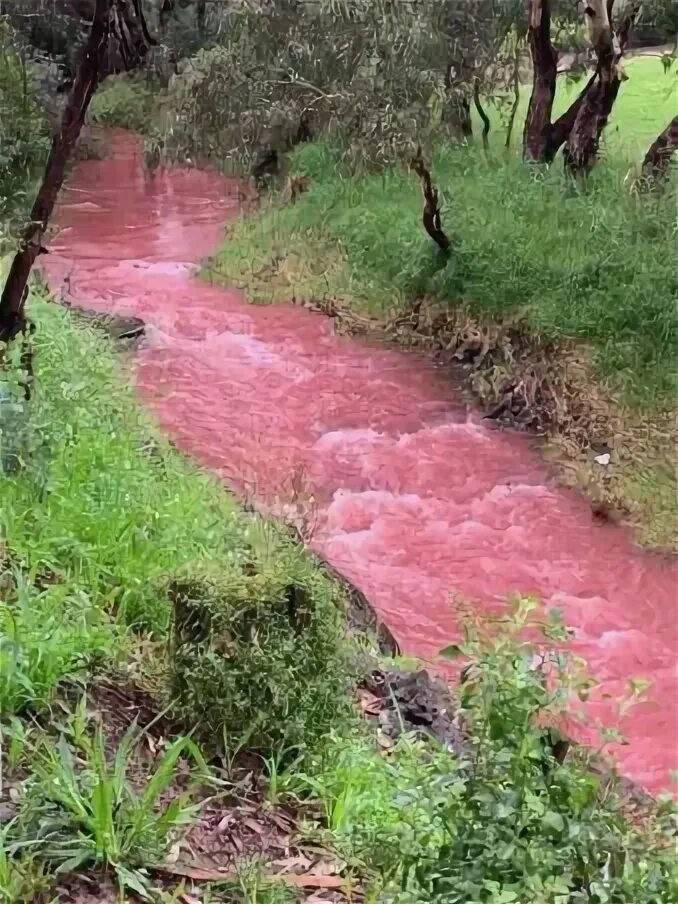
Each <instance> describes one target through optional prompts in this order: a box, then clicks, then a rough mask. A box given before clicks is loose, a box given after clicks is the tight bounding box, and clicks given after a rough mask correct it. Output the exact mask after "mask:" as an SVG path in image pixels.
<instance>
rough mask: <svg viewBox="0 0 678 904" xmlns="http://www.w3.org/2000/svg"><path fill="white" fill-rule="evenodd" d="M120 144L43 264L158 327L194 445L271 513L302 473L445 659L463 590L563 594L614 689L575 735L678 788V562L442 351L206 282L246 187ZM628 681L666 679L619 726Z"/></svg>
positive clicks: (159, 395)
mask: <svg viewBox="0 0 678 904" xmlns="http://www.w3.org/2000/svg"><path fill="white" fill-rule="evenodd" d="M111 145H112V148H111V149H112V159H107V160H105V161H87V162H83V163H80V164H78V166H77V168H76V171H75V173H74V174H73V177H72V179H71V182H70V186H69V187H68V188H67V189H66V190H65V191H64V194H63V202H62V204H61V207H60V211H59V216H58V221H59V224H60V226H61V231H60V233H59V234H58V236H57V237H56V239H55V240H54V242H53V243H52V245H51V253H50V255H49V256H48V258H47V262H48V263H47V269H48V271H49V276H50V279H51V281H52V285H53V288H54V290H55V291H59V290H61V291H63V292H64V293H67V292H70V297H71V299H72V300H74V301H76V302H77V303H80V304H82V305H84V306H87V307H90V308H98V309H104V310H107V311H113V312H116V313H125V314H136V315H138V316H140V317H142V318H143V319H144V320H145V321H146V322H147V324H148V325H149V328H148V339H147V342H146V344H145V346H144V348H143V349H142V351H141V352H140V354H139V356H138V364H137V379H138V384H139V389H140V391H141V393H142V395H143V397H144V399H145V400H146V401H147V403H148V404H149V405H150V406H151V408H152V410H153V411H154V412H155V414H156V415H157V418H158V419H159V421H160V423H161V424H162V425H163V427H164V428H165V429H166V430H167V432H168V433H169V434H170V435H171V436H172V437H173V439H174V441H175V442H176V443H177V445H178V446H179V447H181V448H182V449H184V450H185V451H186V452H189V453H191V454H192V455H194V456H195V457H196V458H197V459H198V460H199V461H200V462H201V463H202V464H204V465H205V466H207V467H208V468H211V469H213V470H214V471H216V472H217V473H218V474H220V475H221V476H222V477H223V478H224V480H226V481H227V482H228V483H229V484H230V485H231V486H232V487H234V488H235V489H236V490H237V491H239V492H247V493H249V494H253V495H255V496H256V498H257V499H258V500H259V501H260V502H261V503H262V504H266V503H268V504H269V505H271V504H272V502H273V501H274V500H275V497H276V496H279V497H280V499H281V500H282V503H285V502H287V503H290V502H291V501H292V499H293V496H294V494H295V492H297V493H298V491H299V488H300V485H302V486H303V494H302V495H303V496H304V498H305V499H306V501H307V503H308V495H309V494H312V495H313V497H314V498H315V507H316V513H315V522H316V529H315V532H314V535H313V541H312V542H313V545H314V546H315V547H316V549H317V550H318V551H319V552H321V553H322V555H324V556H325V557H326V558H327V559H328V560H329V561H330V562H331V563H332V564H333V565H334V566H336V567H337V568H338V569H340V570H341V571H342V572H343V573H344V574H345V575H346V577H348V578H349V579H350V580H351V581H353V582H354V583H355V584H356V585H357V586H358V587H359V588H360V589H361V590H363V591H364V593H365V594H366V595H367V597H368V598H369V599H370V600H371V602H372V603H373V605H374V606H375V607H376V609H377V610H378V611H379V612H380V614H381V616H382V617H383V619H384V621H385V622H386V623H387V624H388V625H389V626H390V628H391V629H392V631H393V633H394V634H395V636H396V637H397V639H398V641H399V642H400V644H401V647H402V649H403V651H404V652H406V653H408V654H411V655H414V656H421V657H424V658H427V657H431V656H433V655H435V653H436V652H437V651H438V650H439V649H440V647H441V646H443V645H444V644H446V643H449V642H450V641H451V640H453V639H454V638H455V636H456V621H455V615H454V611H453V607H452V605H451V597H452V596H453V595H460V596H462V597H466V598H469V599H472V600H474V601H477V605H478V606H479V607H488V606H496V605H497V604H499V603H500V602H501V601H504V600H505V599H506V597H507V596H508V595H509V594H511V593H514V592H519V593H522V594H536V595H538V596H539V597H540V598H541V599H542V600H543V601H544V603H545V604H548V605H550V606H557V607H558V608H559V609H560V610H561V611H562V612H563V614H564V618H565V621H566V623H567V624H569V625H570V626H572V627H573V628H574V629H575V635H574V639H573V641H572V646H573V648H574V649H575V650H576V651H577V653H579V654H581V655H583V656H584V657H585V658H586V659H587V660H588V665H589V669H590V671H591V673H592V675H593V676H594V677H595V679H597V682H598V687H597V690H596V692H594V694H593V698H592V700H591V701H590V702H589V703H588V706H587V710H586V724H585V725H581V726H579V728H578V730H577V731H578V736H579V739H580V740H583V741H586V742H589V743H593V742H594V740H595V730H594V723H595V722H596V720H601V721H602V722H603V723H605V724H607V725H612V726H615V727H617V728H620V729H621V730H622V731H623V733H624V734H625V736H626V738H627V742H628V743H627V744H626V745H625V746H621V745H617V746H615V747H613V748H612V755H613V756H614V757H615V758H616V760H617V762H618V764H619V766H620V768H621V770H622V772H624V773H625V774H626V775H627V776H628V777H630V778H632V779H634V780H636V781H637V782H639V783H640V784H642V785H644V786H645V787H646V788H647V789H648V790H650V791H652V792H658V791H660V790H668V789H669V788H670V787H671V786H670V777H669V772H670V770H672V769H676V768H678V710H677V706H678V667H677V662H678V660H677V656H676V653H677V651H678V606H677V602H678V601H677V599H676V587H677V584H676V578H677V577H678V574H677V571H676V566H675V564H671V563H668V562H666V561H663V560H661V559H659V558H655V557H651V556H649V555H646V554H643V553H641V552H640V551H639V550H637V549H636V548H634V546H633V545H632V542H631V540H630V538H629V536H628V535H627V534H626V533H625V532H624V531H623V530H621V529H619V528H617V527H615V526H613V525H604V524H598V523H595V522H594V520H593V518H592V515H591V511H590V508H589V506H588V505H587V504H586V503H585V502H584V501H583V500H582V499H580V498H579V497H578V496H577V495H575V494H574V493H572V492H569V491H567V490H564V489H561V488H559V487H558V486H557V485H556V484H555V483H554V482H553V480H552V479H551V477H550V476H549V473H548V471H547V469H546V467H545V466H544V464H543V463H542V461H541V460H540V458H539V456H538V454H537V452H536V451H535V450H534V449H532V448H531V447H530V445H529V444H528V443H527V442H526V440H525V439H524V438H523V437H519V436H513V435H511V434H509V433H501V432H497V431H494V430H491V429H490V428H488V427H486V426H485V425H484V424H483V422H482V421H481V420H480V419H479V416H478V415H477V414H474V413H473V412H472V411H468V410H467V408H466V406H465V405H464V404H463V403H462V402H461V401H460V399H459V398H457V397H455V393H454V391H453V390H452V389H451V387H450V385H449V383H447V382H446V380H445V379H444V377H443V375H442V374H441V373H440V372H439V371H438V370H437V369H436V368H435V367H434V366H433V365H431V364H429V363H427V362H426V361H425V360H423V359H421V358H419V357H417V356H416V355H413V354H407V353H401V352H397V351H392V350H388V349H385V348H380V347H372V346H370V345H368V344H364V343H363V342H360V341H358V340H355V339H348V338H342V337H340V336H337V335H335V334H334V332H333V326H332V322H331V321H330V320H328V319H326V318H324V317H322V316H319V315H316V314H312V313H310V312H308V311H305V310H303V309H301V308H298V307H294V306H292V305H289V306H285V305H280V306H250V305H248V304H247V303H246V301H245V300H244V298H243V297H242V295H241V294H240V293H239V292H235V291H229V290H226V289H221V288H217V287H213V286H210V285H207V284H205V283H203V282H200V281H199V280H198V279H197V278H195V276H193V275H192V268H191V264H193V262H195V261H197V260H198V259H199V258H201V257H202V256H205V255H207V254H209V253H210V252H212V251H213V250H214V249H216V247H217V246H218V245H219V243H220V241H221V240H222V237H223V223H224V221H226V220H228V219H229V218H233V217H235V216H237V215H238V214H239V200H238V187H237V185H236V184H235V183H233V182H229V181H227V180H225V179H223V178H221V177H219V176H217V175H216V174H214V173H207V172H199V171H197V170H172V171H164V172H159V173H157V174H156V175H155V177H153V178H149V177H148V176H146V175H145V174H144V172H143V167H142V163H141V158H140V154H139V151H138V149H137V145H136V143H135V142H134V140H133V139H131V138H130V137H128V136H125V135H124V134H115V133H114V134H113V135H112V136H111ZM630 678H644V679H646V680H648V681H649V682H651V687H650V690H649V692H648V695H647V700H646V701H645V702H643V703H641V704H640V705H638V706H637V707H636V708H634V709H633V711H632V713H631V715H628V716H626V717H625V718H620V717H619V714H618V707H617V703H616V701H617V700H619V698H620V697H621V696H623V695H624V693H625V690H626V685H627V682H628V680H629V679H630ZM606 695H611V697H609V698H608V697H607V696H606ZM674 787H675V786H674Z"/></svg>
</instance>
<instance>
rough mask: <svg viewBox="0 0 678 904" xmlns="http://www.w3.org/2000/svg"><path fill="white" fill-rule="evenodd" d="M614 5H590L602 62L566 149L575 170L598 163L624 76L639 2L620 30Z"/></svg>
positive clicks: (595, 0) (598, 0)
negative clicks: (616, 28) (614, 19)
mask: <svg viewBox="0 0 678 904" xmlns="http://www.w3.org/2000/svg"><path fill="white" fill-rule="evenodd" d="M613 6H614V0H607V2H604V0H591V3H590V5H589V6H588V7H587V10H589V11H590V13H589V15H591V14H594V18H593V20H592V21H593V23H594V25H592V26H591V43H592V44H593V47H594V49H595V50H596V53H597V55H598V65H597V67H596V74H595V76H594V79H593V83H592V84H591V83H590V84H589V86H587V87H588V90H585V93H584V96H583V98H581V103H580V105H579V108H578V110H577V114H576V117H575V120H574V123H573V124H572V127H571V129H570V132H569V135H568V137H567V143H566V144H565V150H564V152H563V156H564V160H565V166H566V168H567V169H568V170H569V171H570V172H572V173H575V174H581V173H586V172H588V171H589V170H590V169H591V168H592V167H593V166H594V164H595V162H596V160H597V157H598V148H599V146H600V139H601V136H602V134H603V130H604V129H605V126H606V125H607V121H608V119H609V117H610V113H611V112H612V107H613V106H614V103H615V101H616V99H617V95H618V94H619V88H620V87H621V83H622V80H623V79H624V74H623V71H622V65H621V58H622V56H623V54H624V50H625V49H626V45H627V44H628V40H629V35H630V33H631V28H632V27H633V23H634V21H635V19H636V16H637V15H638V10H639V6H638V5H636V6H634V7H632V8H631V10H630V12H629V14H628V15H627V16H626V18H625V19H624V21H623V22H622V24H621V27H620V29H619V31H618V32H617V34H615V33H614V31H613V28H612V21H611V15H612V7H613Z"/></svg>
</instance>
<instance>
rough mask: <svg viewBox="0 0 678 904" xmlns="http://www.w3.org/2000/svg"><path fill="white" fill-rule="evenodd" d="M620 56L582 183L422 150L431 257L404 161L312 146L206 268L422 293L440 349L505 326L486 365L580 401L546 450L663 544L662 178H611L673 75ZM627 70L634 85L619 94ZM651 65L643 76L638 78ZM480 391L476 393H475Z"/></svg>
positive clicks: (670, 207)
mask: <svg viewBox="0 0 678 904" xmlns="http://www.w3.org/2000/svg"><path fill="white" fill-rule="evenodd" d="M629 69H630V70H631V73H632V75H631V80H630V81H629V82H628V83H626V84H625V85H624V88H623V91H622V96H621V98H620V101H619V104H618V108H615V116H614V118H613V121H612V124H611V126H610V140H609V152H608V153H606V155H605V160H604V161H603V162H602V163H601V165H600V166H599V167H598V168H597V169H596V170H595V171H594V173H593V175H592V177H591V179H590V181H589V183H588V184H587V185H586V186H580V187H576V186H573V185H572V184H570V183H568V182H566V180H565V177H564V175H563V173H562V172H561V170H560V166H556V167H554V168H553V169H552V170H551V171H550V172H541V171H540V172H537V171H531V170H529V169H528V168H527V167H525V166H524V164H523V163H522V161H520V160H519V159H518V158H517V156H514V157H511V159H506V158H505V157H504V156H503V153H501V152H500V151H498V150H496V149H493V150H492V151H491V153H490V155H489V157H488V158H485V157H484V156H483V155H482V154H481V153H479V151H478V149H477V148H475V149H474V148H471V149H466V148H452V147H446V148H442V149H440V150H439V152H438V153H437V155H436V156H435V157H434V159H433V161H432V166H431V169H432V173H433V178H434V182H435V184H436V185H437V186H438V188H439V189H440V191H441V194H442V198H443V204H442V219H443V225H444V228H445V229H446V230H447V232H448V234H449V235H450V236H451V238H452V241H453V253H452V255H451V258H450V260H449V261H448V262H446V263H445V262H444V261H441V259H440V257H439V256H438V252H437V249H436V247H435V246H434V245H433V244H432V242H431V241H430V239H429V238H428V237H427V236H426V234H425V233H424V231H423V229H422V227H421V208H422V201H421V195H420V189H419V186H418V184H417V182H418V180H417V179H416V178H415V177H414V176H413V175H412V174H410V173H409V172H408V171H407V168H406V167H405V166H404V165H403V166H402V167H401V168H399V169H390V170H387V171H385V172H380V173H364V174H357V175H356V174H349V173H348V172H347V171H346V170H345V169H343V167H342V164H341V160H340V157H339V155H338V154H336V153H333V152H332V150H331V149H330V148H328V147H327V146H325V145H322V144H317V145H308V146H303V147H300V148H298V149H297V150H296V152H295V153H294V155H293V157H292V169H293V172H294V173H296V174H298V175H301V176H304V177H306V178H307V179H308V181H309V189H308V191H307V192H306V193H304V194H303V195H302V196H301V197H300V199H299V200H298V201H297V203H295V204H293V205H290V204H285V203H279V202H277V201H276V200H273V201H271V200H269V201H266V202H264V204H263V205H262V209H261V211H260V213H259V214H258V215H256V216H254V217H252V218H248V219H246V220H243V221H242V222H240V223H239V224H238V225H237V226H236V227H235V228H234V229H232V230H231V231H230V233H229V235H228V239H227V241H226V242H225V244H224V246H223V247H222V249H221V250H220V252H219V254H218V255H217V256H216V257H215V259H214V260H212V261H210V263H209V266H208V268H207V269H208V271H209V276H210V278H213V279H216V280H219V281H222V282H225V283H231V284H233V283H235V284H237V285H239V286H241V287H243V288H245V289H246V290H247V291H248V292H249V293H250V295H251V297H252V298H254V299H255V300H261V301H270V300H284V301H289V300H290V299H296V300H298V301H311V300H319V299H327V298H332V299H334V300H336V301H338V302H339V304H340V306H341V307H343V309H344V310H346V311H348V312H356V313H358V314H361V315H364V314H367V315H370V316H373V317H376V318H379V319H380V320H382V321H390V322H391V323H393V322H402V321H403V319H411V317H410V315H411V312H412V303H413V301H414V300H415V299H419V300H421V299H422V298H424V299H426V300H427V304H429V303H432V305H433V307H434V309H435V317H434V318H433V319H434V320H436V322H438V323H440V322H441V321H444V324H445V329H446V330H447V333H445V334H444V335H442V336H441V337H439V340H440V341H439V342H438V345H439V346H444V347H446V348H447V349H450V348H454V347H455V343H456V344H457V346H459V345H461V344H462V343H463V341H464V336H468V334H469V332H474V331H475V332H476V333H479V334H481V335H489V336H490V345H491V346H492V345H494V346H496V347H497V348H500V347H501V345H502V336H503V333H511V334H512V336H513V338H515V332H516V327H517V328H518V332H519V333H520V334H521V335H520V338H519V342H518V347H517V348H515V349H514V350H513V352H512V354H511V359H510V360H507V359H506V357H505V356H504V357H503V358H501V359H499V356H497V355H495V357H494V358H492V356H488V357H487V360H486V362H485V366H486V367H487V366H488V365H489V364H492V365H496V364H497V363H499V369H500V371H501V372H502V373H503V374H505V375H506V376H507V379H508V378H511V379H515V380H520V379H524V378H525V376H526V372H530V369H532V370H533V365H535V366H538V367H541V368H542V369H544V361H546V368H545V370H544V376H545V379H546V380H547V382H549V383H550V384H551V385H552V386H555V388H552V389H550V390H549V392H550V395H551V397H552V398H551V399H550V405H551V408H552V409H553V412H555V411H557V410H558V409H559V408H561V407H562V406H563V405H565V407H567V404H568V403H567V402H564V401H563V395H576V396H577V397H579V398H581V399H582V401H583V403H584V404H585V406H587V411H588V413H587V414H586V416H585V417H584V418H583V419H582V416H581V413H580V412H579V411H575V410H574V409H575V407H576V406H573V405H570V406H569V409H568V412H567V414H566V416H565V417H564V418H561V423H559V424H558V426H557V429H556V430H555V431H553V432H555V433H557V434H558V435H559V436H560V437H561V438H563V439H564V445H565V447H567V446H568V445H569V448H565V452H566V454H565V456H564V458H563V460H564V461H565V462H566V466H567V467H566V470H567V471H568V473H569V475H570V478H571V479H574V480H575V481H576V482H578V483H580V484H581V483H582V482H583V483H584V484H590V483H596V490H595V492H596V494H598V495H602V496H603V497H605V498H606V499H607V500H611V502H612V503H613V504H614V505H615V507H619V508H620V509H622V510H623V511H626V513H627V515H628V516H629V517H630V518H631V520H633V521H634V522H636V523H638V524H640V526H641V534H642V536H643V537H644V538H645V539H646V540H647V541H648V542H651V543H653V544H655V545H659V546H670V545H672V544H673V543H674V542H675V535H676V531H675V527H676V523H675V513H674V510H673V509H674V505H673V500H674V499H675V482H674V477H673V466H672V451H673V450H672V441H671V438H670V433H671V427H670V423H671V413H670V411H671V409H672V406H673V401H674V398H675V391H676V388H677V386H676V373H677V371H676V367H675V364H676V347H677V345H676V343H677V339H678V336H677V332H678V331H677V326H678V322H677V319H676V307H675V300H676V297H678V280H677V278H676V271H675V266H674V257H675V236H676V233H675V210H676V192H675V186H674V187H673V189H668V190H667V191H665V192H664V193H663V194H657V195H646V196H643V197H638V196H637V195H636V194H634V193H633V192H631V191H630V190H629V185H628V182H627V180H626V176H627V172H628V169H629V167H630V166H631V164H632V163H634V161H637V159H638V157H637V151H636V145H637V144H644V145H648V144H649V143H650V141H651V140H652V138H653V137H654V135H656V134H657V132H658V131H659V130H660V129H661V127H662V125H663V124H665V120H666V119H667V118H668V115H669V114H668V113H667V109H666V107H667V104H671V99H670V97H669V98H668V101H667V92H668V91H669V89H670V85H671V83H672V80H675V79H672V77H671V78H669V77H666V76H664V75H663V74H662V72H661V67H660V66H659V63H658V61H657V60H636V61H634V62H632V63H631V64H630V65H629ZM651 74H652V76H651ZM636 77H637V78H638V79H639V81H640V82H641V83H642V84H641V85H640V86H637V88H636V91H635V92H633V91H632V89H631V87H629V86H632V85H633V84H634V81H633V79H634V78H636ZM650 77H652V79H654V81H653V82H652V83H651V84H652V85H654V91H652V90H650V88H648V85H647V84H645V82H649V81H650ZM627 92H628V93H627ZM640 97H645V99H646V105H647V106H646V109H645V113H644V115H643V116H642V117H640V116H639V115H638V110H637V106H638V103H639V98H640ZM650 101H654V105H652V104H651V103H650ZM617 130H618V131H617ZM627 135H628V142H626V141H624V136H627ZM428 332H429V334H430V333H431V330H429V331H428ZM433 332H435V329H434V330H433ZM405 333H406V335H405V336H401V338H404V339H405V341H413V337H412V333H411V331H410V332H407V331H405ZM429 338H434V339H435V336H433V337H431V336H430V335H429ZM526 346H528V348H526ZM517 358H518V359H522V360H523V361H524V366H523V370H522V371H521V370H520V368H518V367H516V365H515V360H514V359H517ZM573 362H574V363H576V368H575V367H571V366H570V365H572V363H573ZM472 370H473V369H472ZM575 370H576V371H577V374H578V376H577V379H576V380H575V381H574V382H572V383H568V385H567V386H565V387H564V389H559V385H560V384H561V383H563V377H562V375H563V373H565V372H568V373H574V372H575ZM581 374H584V377H582V376H581ZM472 376H473V373H472ZM493 379H494V376H493ZM567 380H570V377H569V376H568V377H567ZM491 390H492V391H491V392H488V398H487V399H485V398H483V393H481V398H482V400H483V401H487V402H488V404H491V405H492V404H495V403H496V401H497V393H496V392H495V391H494V390H495V387H491ZM579 407H581V406H579ZM553 412H552V414H553ZM551 420H553V418H551ZM575 420H578V421H580V422H581V423H578V425H577V427H576V435H574V433H573V430H572V429H571V425H572V422H573V421H575ZM601 440H603V441H605V442H607V443H608V444H609V445H611V446H613V447H614V448H615V457H616V464H617V467H615V468H613V469H612V470H611V472H608V473H606V474H605V477H604V480H599V476H600V475H599V474H597V473H596V470H595V468H591V467H589V466H588V463H587V462H588V459H587V447H588V444H589V442H591V443H594V442H600V441H601ZM562 451H563V447H562V444H561V452H562ZM598 470H600V469H598ZM580 472H582V473H580Z"/></svg>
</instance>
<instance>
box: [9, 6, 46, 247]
mask: <svg viewBox="0 0 678 904" xmlns="http://www.w3.org/2000/svg"><path fill="white" fill-rule="evenodd" d="M13 40H14V38H13V33H12V31H11V29H10V28H9V27H8V26H7V24H6V23H5V21H4V20H3V19H2V17H0V220H6V218H7V216H8V215H9V214H10V213H14V212H15V211H16V210H17V208H18V209H24V208H25V207H26V199H25V193H26V188H27V185H29V184H30V182H31V179H32V177H33V175H34V173H35V170H36V168H37V167H38V166H40V164H41V163H42V162H43V160H44V158H45V155H46V153H47V150H48V148H49V142H48V137H47V125H46V121H45V116H44V114H43V111H42V110H41V109H40V107H39V106H38V104H37V103H36V101H35V98H34V96H33V94H32V92H31V82H30V77H29V74H28V72H27V69H26V65H25V61H24V60H23V58H22V56H21V54H20V53H19V52H18V51H17V49H16V48H15V46H14V43H13ZM1 229H2V227H0V230H1ZM0 235H1V231H0Z"/></svg>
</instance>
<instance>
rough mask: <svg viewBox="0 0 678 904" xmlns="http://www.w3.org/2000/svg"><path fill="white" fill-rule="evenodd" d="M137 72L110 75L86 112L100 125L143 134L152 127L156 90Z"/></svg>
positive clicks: (155, 105)
mask: <svg viewBox="0 0 678 904" xmlns="http://www.w3.org/2000/svg"><path fill="white" fill-rule="evenodd" d="M157 90H158V89H154V88H152V87H151V86H150V83H149V81H148V80H147V79H145V78H144V77H143V76H140V75H128V74H126V73H125V74H122V75H112V76H109V78H107V79H106V81H105V82H104V83H103V85H102V86H101V87H100V88H99V90H98V91H97V92H96V94H95V95H94V97H93V98H92V102H91V103H90V107H89V111H88V115H89V118H90V119H91V121H92V122H94V123H96V124H97V125H101V126H117V127H119V128H125V129H132V130H134V131H136V132H140V133H141V134H144V133H145V132H148V131H149V130H151V129H152V125H153V121H154V117H155V114H156V107H157V102H156V92H157Z"/></svg>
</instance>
